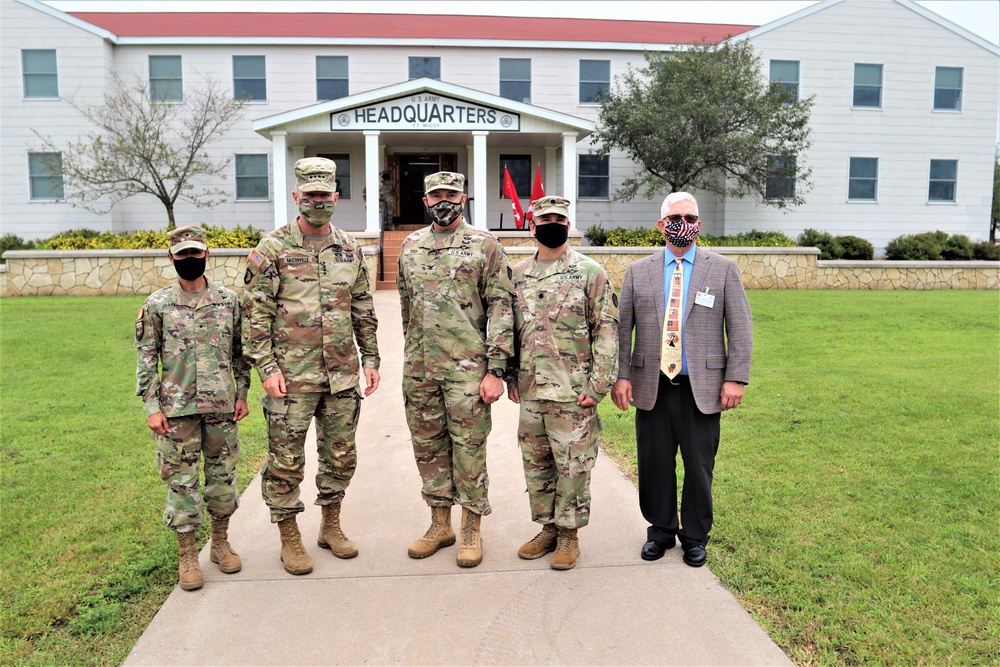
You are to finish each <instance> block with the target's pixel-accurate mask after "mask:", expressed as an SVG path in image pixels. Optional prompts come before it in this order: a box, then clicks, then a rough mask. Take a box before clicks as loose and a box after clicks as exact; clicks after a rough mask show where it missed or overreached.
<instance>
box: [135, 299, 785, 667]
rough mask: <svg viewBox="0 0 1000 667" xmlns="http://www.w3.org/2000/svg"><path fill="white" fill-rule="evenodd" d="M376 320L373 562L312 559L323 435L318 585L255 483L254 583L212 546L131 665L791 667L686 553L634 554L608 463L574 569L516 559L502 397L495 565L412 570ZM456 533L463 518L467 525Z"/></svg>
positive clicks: (398, 430)
mask: <svg viewBox="0 0 1000 667" xmlns="http://www.w3.org/2000/svg"><path fill="white" fill-rule="evenodd" d="M375 307H376V310H377V313H378V316H379V334H378V338H379V347H380V351H381V353H382V369H381V372H382V384H381V386H380V388H379V390H378V391H377V392H375V394H374V395H372V396H371V397H370V398H368V399H366V400H365V401H364V402H363V403H362V407H361V425H360V427H359V429H358V438H357V441H358V450H359V452H358V457H359V464H358V470H357V473H356V475H355V477H354V480H353V482H352V483H351V486H350V489H349V490H348V492H347V498H346V501H345V504H344V509H343V525H344V529H345V532H346V533H347V534H348V535H349V536H350V537H351V539H353V540H354V541H355V542H356V543H357V545H358V548H359V549H360V552H361V553H360V555H359V556H358V557H357V558H354V559H352V560H346V561H345V560H338V559H337V558H334V557H333V556H332V555H331V554H330V552H329V551H327V550H325V549H320V548H319V547H318V546H316V533H317V531H318V526H319V520H320V509H319V507H317V506H315V505H313V504H311V502H312V500H314V499H315V485H314V482H313V479H314V475H315V470H316V453H315V440H314V439H313V436H312V435H311V436H310V441H309V442H308V443H307V450H306V451H307V470H306V481H305V482H304V483H303V485H302V497H303V500H304V502H305V503H306V511H305V512H304V513H303V514H300V515H299V527H300V529H302V532H303V536H304V541H305V544H306V548H307V549H308V550H309V553H310V555H311V556H312V558H313V572H312V573H311V574H307V575H304V576H298V577H293V576H291V575H289V574H286V573H285V571H284V569H283V568H282V565H281V562H280V561H279V560H278V551H279V544H280V542H279V539H278V530H277V528H276V527H275V526H273V525H272V524H271V523H270V520H269V518H268V512H267V508H266V507H265V505H264V503H263V501H262V500H261V496H260V483H259V481H254V482H253V483H251V485H250V486H249V487H248V488H247V490H246V492H245V493H244V494H243V498H242V505H241V507H240V509H239V511H238V512H236V514H235V515H234V517H233V519H232V522H231V533H230V538H231V541H232V543H233V546H234V548H235V549H236V550H237V551H238V552H239V554H240V555H241V556H242V558H243V570H242V571H241V572H239V573H237V574H232V575H225V574H222V573H221V572H219V570H218V568H217V567H216V566H215V565H213V564H212V563H211V562H210V561H209V558H208V548H207V547H206V548H205V549H204V550H203V551H202V552H201V567H202V570H203V572H204V573H205V586H204V587H203V588H202V589H200V590H198V591H194V592H185V591H182V590H180V588H176V589H174V591H173V593H171V595H170V597H169V598H168V599H167V601H166V603H165V604H164V605H163V607H162V608H161V609H160V611H159V612H158V613H157V614H156V617H155V618H154V619H153V621H152V623H150V625H149V627H148V628H147V629H146V631H145V632H144V633H143V635H142V637H141V638H140V639H139V641H138V643H137V644H136V645H135V647H134V648H133V650H132V652H131V654H130V655H129V656H128V658H127V660H126V662H125V664H126V665H390V664H393V665H790V664H791V662H790V661H789V660H788V658H787V657H786V656H785V655H784V653H782V651H781V650H780V649H779V648H778V647H777V646H776V645H775V644H774V642H772V641H771V640H770V638H769V637H768V636H767V635H766V634H765V633H764V632H763V631H762V630H761V629H760V627H758V625H757V624H756V623H755V622H754V620H753V619H752V618H751V616H750V615H749V614H748V613H747V612H746V611H744V610H743V609H742V608H741V607H740V605H739V603H738V602H737V601H736V600H735V598H733V596H732V595H731V594H730V593H729V592H728V591H727V590H726V589H725V588H724V587H723V586H722V585H721V584H720V583H719V580H718V579H716V578H715V576H714V575H713V574H712V572H711V570H710V569H709V567H702V568H691V567H688V566H686V565H684V564H683V563H682V562H681V553H680V548H679V547H678V548H675V549H673V550H671V551H669V552H668V553H667V555H666V556H665V557H664V558H663V559H662V560H660V561H657V562H654V563H647V562H645V561H643V560H642V559H640V558H639V549H640V547H641V546H642V543H643V542H644V541H645V535H646V525H645V522H644V521H643V519H642V516H641V515H640V513H639V507H638V497H637V493H636V490H635V487H634V486H633V485H632V483H631V482H630V481H629V480H628V479H627V478H626V477H625V476H624V475H623V474H622V473H621V472H620V471H619V470H618V469H617V468H616V467H615V465H614V464H613V463H611V462H610V461H609V460H608V459H607V458H606V457H604V456H603V454H602V455H601V456H599V457H598V461H597V465H596V467H595V468H594V474H593V483H592V487H591V491H592V496H593V505H592V518H591V523H590V525H589V526H588V527H587V528H585V529H582V530H581V531H580V547H581V552H582V553H581V556H580V559H579V560H578V561H577V565H576V568H575V569H573V570H569V571H566V572H557V571H555V570H552V569H550V568H549V565H548V558H541V559H539V560H536V561H524V560H521V559H519V558H518V557H517V548H518V546H520V545H521V544H522V543H523V542H525V541H526V540H528V539H530V538H531V537H532V536H533V535H534V534H535V533H536V532H537V530H538V526H537V525H536V524H533V523H532V522H531V519H530V514H529V510H528V498H527V496H526V495H525V492H524V476H523V473H522V470H521V458H520V452H519V449H518V447H517V438H516V434H517V413H518V409H517V406H515V405H514V404H513V403H511V402H510V401H508V400H507V398H506V396H505V397H503V398H501V400H500V401H499V402H498V403H497V404H495V405H494V406H493V431H492V434H491V435H490V439H489V454H488V468H489V474H490V502H491V504H492V506H493V513H492V514H491V515H489V516H488V517H484V519H483V523H482V527H483V542H484V559H483V562H482V564H481V565H480V566H479V567H476V568H471V569H465V568H459V567H458V566H457V565H456V563H455V556H456V553H457V550H458V547H457V545H456V546H452V547H448V548H446V549H442V550H441V551H439V552H438V553H437V554H436V555H434V556H432V557H430V558H428V559H425V560H413V559H411V558H409V557H408V556H407V555H406V549H407V547H408V546H409V544H410V543H411V542H412V541H413V540H414V539H416V538H417V537H420V536H421V535H423V533H424V531H425V530H426V528H427V525H428V523H429V520H430V512H429V510H428V509H427V507H426V505H425V504H424V502H423V500H422V499H421V497H420V478H419V476H418V474H417V469H416V465H415V464H414V462H413V453H412V449H411V447H410V439H409V432H408V430H407V427H406V421H405V418H404V415H403V397H402V391H401V388H400V385H401V372H402V345H401V343H400V341H401V338H402V330H401V327H400V317H399V301H398V297H397V295H396V294H395V292H392V291H379V292H376V296H375ZM459 519H460V510H459V508H455V509H454V510H453V515H452V524H453V525H454V526H455V527H456V529H457V528H458V526H459ZM709 563H711V550H709Z"/></svg>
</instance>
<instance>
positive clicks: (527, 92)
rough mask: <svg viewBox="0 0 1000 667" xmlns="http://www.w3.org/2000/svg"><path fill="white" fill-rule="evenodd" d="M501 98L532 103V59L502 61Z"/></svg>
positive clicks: (502, 59)
mask: <svg viewBox="0 0 1000 667" xmlns="http://www.w3.org/2000/svg"><path fill="white" fill-rule="evenodd" d="M500 97H506V98H507V99H508V100H517V101H518V102H525V103H530V102H531V58H501V59H500Z"/></svg>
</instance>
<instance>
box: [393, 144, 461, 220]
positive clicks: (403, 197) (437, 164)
mask: <svg viewBox="0 0 1000 667" xmlns="http://www.w3.org/2000/svg"><path fill="white" fill-rule="evenodd" d="M396 157H398V158H399V224H400V225H413V226H418V227H422V226H426V225H429V224H431V218H430V216H429V215H428V214H427V209H425V208H424V202H423V199H424V178H425V177H426V176H429V175H431V174H433V173H435V172H438V171H454V170H455V165H456V164H457V161H458V156H457V155H456V154H455V153H444V154H438V153H424V154H420V155H400V154H399V153H396ZM399 228H402V229H406V227H399V226H398V225H397V229H399ZM411 229H412V227H411Z"/></svg>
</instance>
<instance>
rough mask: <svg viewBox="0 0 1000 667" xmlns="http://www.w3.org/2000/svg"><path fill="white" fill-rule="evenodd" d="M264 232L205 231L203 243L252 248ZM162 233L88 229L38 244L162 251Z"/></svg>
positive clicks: (164, 240)
mask: <svg viewBox="0 0 1000 667" xmlns="http://www.w3.org/2000/svg"><path fill="white" fill-rule="evenodd" d="M263 235H264V232H263V231H262V230H260V229H257V228H256V227H250V226H246V227H239V226H237V227H234V228H233V229H226V228H225V227H212V226H206V227H205V241H206V242H207V243H208V247H209V248H253V247H256V245H257V244H258V243H259V242H260V239H261V237H262V236H263ZM168 245H169V244H168V238H167V232H166V231H160V230H143V231H137V232H103V233H99V232H95V231H93V230H91V229H72V230H70V231H67V232H62V233H60V234H56V235H55V236H52V237H50V238H47V239H44V240H42V241H39V242H38V245H37V247H38V248H40V249H44V250H166V249H167V247H168Z"/></svg>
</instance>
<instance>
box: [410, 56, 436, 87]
mask: <svg viewBox="0 0 1000 667" xmlns="http://www.w3.org/2000/svg"><path fill="white" fill-rule="evenodd" d="M424 76H425V77H427V78H428V79H440V78H441V59H440V58H432V57H426V58H425V57H423V56H410V80H411V81H412V80H413V79H419V78H420V77H424Z"/></svg>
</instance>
